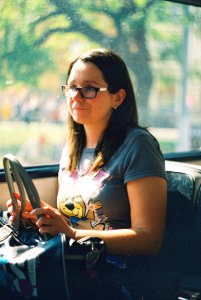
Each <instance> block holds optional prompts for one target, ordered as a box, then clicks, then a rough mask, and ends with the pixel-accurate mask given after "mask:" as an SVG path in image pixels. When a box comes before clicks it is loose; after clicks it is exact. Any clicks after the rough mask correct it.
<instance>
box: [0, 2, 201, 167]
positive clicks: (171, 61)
mask: <svg viewBox="0 0 201 300" xmlns="http://www.w3.org/2000/svg"><path fill="white" fill-rule="evenodd" d="M0 11H1V18H0V43H1V47H0V65H1V67H0V167H2V163H1V161H2V157H3V155H4V154H6V153H13V154H14V155H17V156H18V157H19V159H20V161H21V162H22V163H23V164H24V165H35V164H46V163H57V162H58V161H59V158H60V153H61V150H62V148H63V145H64V144H65V139H66V116H67V108H66V103H65V98H64V97H63V96H62V95H61V85H62V84H65V76H66V70H67V67H68V63H69V62H70V60H71V59H72V58H73V57H75V56H76V55H78V54H79V53H81V52H83V51H85V50H88V49H91V48H94V47H106V48H111V49H113V50H115V51H116V52H117V53H119V54H120V55H121V56H122V57H123V58H124V60H125V61H126V63H127V65H128V67H129V71H130V74H131V77H132V81H133V84H134V88H135V93H136V98H137V103H138V108H139V115H140V122H141V125H143V126H146V127H149V128H151V131H152V132H153V134H154V135H155V136H156V137H157V138H158V140H159V142H160V145H161V148H162V151H163V152H164V153H168V152H177V151H190V150H198V149H200V147H201V118H200V115H201V101H200V98H201V64H200V62H201V51H200V49H201V8H199V7H193V6H188V5H183V4H178V3H173V2H168V1H157V0H156V1H148V0H137V1H132V0H130V1H127V6H125V1H123V0H120V1H115V0H107V1H99V0H94V1H89V0H86V1H80V0H73V1H67V0H66V1H50V0H43V1H41V0H32V1H26V0H17V1H16V0H3V1H1V2H0ZM114 76H117V74H114Z"/></svg>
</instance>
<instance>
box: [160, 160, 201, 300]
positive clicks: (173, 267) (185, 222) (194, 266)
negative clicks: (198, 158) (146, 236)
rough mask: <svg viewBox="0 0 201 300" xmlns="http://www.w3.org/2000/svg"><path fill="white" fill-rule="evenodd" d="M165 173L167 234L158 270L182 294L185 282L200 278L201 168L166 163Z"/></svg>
mask: <svg viewBox="0 0 201 300" xmlns="http://www.w3.org/2000/svg"><path fill="white" fill-rule="evenodd" d="M166 171H167V181H168V204H167V217H166V230H165V235H164V241H163V245H162V248H161V251H160V254H159V258H158V261H159V265H158V266H159V269H160V268H162V270H164V272H166V274H165V276H164V280H166V281H167V280H169V281H170V284H169V286H170V287H171V286H172V287H173V288H174V289H177V290H179V288H181V283H182V281H183V278H187V277H188V278H193V277H194V276H196V278H197V277H199V278H201V168H200V167H195V166H193V165H188V164H183V163H176V162H166ZM161 273H162V272H161ZM171 281H172V282H171ZM167 288H168V287H167ZM167 299H168V297H167ZM170 299H171V298H170Z"/></svg>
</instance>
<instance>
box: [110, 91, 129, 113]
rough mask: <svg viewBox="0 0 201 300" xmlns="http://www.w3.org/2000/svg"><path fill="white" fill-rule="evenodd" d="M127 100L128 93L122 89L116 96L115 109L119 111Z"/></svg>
mask: <svg viewBox="0 0 201 300" xmlns="http://www.w3.org/2000/svg"><path fill="white" fill-rule="evenodd" d="M125 98H126V91H125V90H124V89H120V90H119V91H118V92H117V93H116V94H115V95H114V106H113V108H114V109H117V108H118V107H119V106H120V105H121V104H122V103H123V101H124V99H125Z"/></svg>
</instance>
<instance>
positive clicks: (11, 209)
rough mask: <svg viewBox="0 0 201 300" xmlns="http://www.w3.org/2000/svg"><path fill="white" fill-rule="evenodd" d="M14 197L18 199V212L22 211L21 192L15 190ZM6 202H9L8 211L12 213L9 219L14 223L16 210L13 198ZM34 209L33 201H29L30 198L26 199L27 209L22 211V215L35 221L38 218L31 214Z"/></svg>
mask: <svg viewBox="0 0 201 300" xmlns="http://www.w3.org/2000/svg"><path fill="white" fill-rule="evenodd" d="M14 197H15V198H16V199H17V205H18V212H20V209H21V201H20V194H19V193H17V192H15V193H14ZM6 204H7V210H8V213H9V214H10V217H9V221H10V222H11V223H12V222H13V221H14V220H15V217H16V212H15V211H14V208H13V202H12V199H9V200H8V201H7V203H6ZM32 210H33V207H32V206H31V203H30V202H29V200H26V205H25V210H24V212H23V213H22V215H21V216H22V218H24V219H31V221H33V222H34V223H35V221H36V220H37V218H36V217H35V216H32V215H31V214H30V212H31V211H32Z"/></svg>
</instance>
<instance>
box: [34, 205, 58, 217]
mask: <svg viewBox="0 0 201 300" xmlns="http://www.w3.org/2000/svg"><path fill="white" fill-rule="evenodd" d="M30 214H31V215H32V216H41V215H45V216H46V217H47V218H48V217H55V216H58V215H60V213H59V212H58V210H57V209H55V208H53V207H50V206H47V205H46V206H44V207H40V208H36V209H34V210H32V211H31V212H30Z"/></svg>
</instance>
